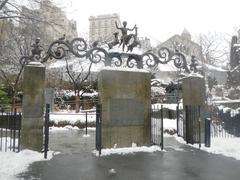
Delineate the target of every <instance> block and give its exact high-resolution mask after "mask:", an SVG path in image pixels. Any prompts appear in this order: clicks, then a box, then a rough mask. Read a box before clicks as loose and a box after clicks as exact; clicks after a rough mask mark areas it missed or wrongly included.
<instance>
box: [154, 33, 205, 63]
mask: <svg viewBox="0 0 240 180" xmlns="http://www.w3.org/2000/svg"><path fill="white" fill-rule="evenodd" d="M161 47H167V48H169V49H171V50H177V51H179V52H181V53H183V54H185V55H186V56H189V57H191V56H192V55H194V56H195V57H196V58H197V60H198V61H203V58H204V57H203V54H202V48H201V46H200V45H199V44H197V43H195V42H194V41H193V40H192V38H191V34H190V33H189V32H188V30H187V29H184V30H183V32H182V34H181V35H179V34H175V35H174V36H172V37H170V38H169V39H168V40H166V41H165V42H163V43H161V44H159V45H158V46H157V49H159V48H161Z"/></svg>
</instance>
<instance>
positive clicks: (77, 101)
mask: <svg viewBox="0 0 240 180" xmlns="http://www.w3.org/2000/svg"><path fill="white" fill-rule="evenodd" d="M75 104H76V105H75V111H76V113H79V111H80V96H79V95H76V96H75Z"/></svg>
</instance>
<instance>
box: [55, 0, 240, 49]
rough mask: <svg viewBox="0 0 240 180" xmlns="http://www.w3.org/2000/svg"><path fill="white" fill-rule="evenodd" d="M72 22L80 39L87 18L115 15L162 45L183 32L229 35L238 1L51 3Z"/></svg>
mask: <svg viewBox="0 0 240 180" xmlns="http://www.w3.org/2000/svg"><path fill="white" fill-rule="evenodd" d="M54 1H55V2H57V5H60V7H64V10H65V11H66V12H67V15H68V17H69V18H71V19H75V20H76V21H77V24H78V32H79V35H80V36H86V33H87V32H88V18H89V16H91V15H93V16H95V15H99V14H112V13H118V14H119V15H120V18H121V21H123V20H127V21H128V25H129V27H130V28H131V27H133V26H134V24H137V26H138V27H139V34H140V36H147V37H149V38H151V40H152V43H153V44H156V43H157V42H158V41H164V40H166V39H167V38H169V37H170V36H172V35H174V34H180V33H181V32H182V30H183V29H184V27H185V28H187V29H188V31H189V32H190V33H191V34H192V35H193V36H196V35H198V34H200V33H207V32H223V33H228V34H230V35H232V34H233V33H236V29H237V28H238V27H240V21H239V17H240V1H239V0H85V1H82V0H54Z"/></svg>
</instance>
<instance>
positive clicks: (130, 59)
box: [127, 54, 143, 69]
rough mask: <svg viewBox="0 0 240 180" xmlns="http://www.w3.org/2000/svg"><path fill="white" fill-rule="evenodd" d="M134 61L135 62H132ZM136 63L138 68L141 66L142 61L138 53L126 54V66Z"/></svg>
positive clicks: (131, 66)
mask: <svg viewBox="0 0 240 180" xmlns="http://www.w3.org/2000/svg"><path fill="white" fill-rule="evenodd" d="M133 61H135V63H134V62H133ZM136 65H137V68H138V69H142V68H143V63H142V58H141V56H140V55H136V54H128V59H127V67H129V68H133V67H135V66H136Z"/></svg>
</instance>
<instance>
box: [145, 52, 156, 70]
mask: <svg viewBox="0 0 240 180" xmlns="http://www.w3.org/2000/svg"><path fill="white" fill-rule="evenodd" d="M142 61H145V62H146V65H147V66H148V67H155V66H156V65H157V64H158V63H159V59H158V57H157V56H156V55H155V54H153V53H151V52H147V53H144V54H143V55H142Z"/></svg>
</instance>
